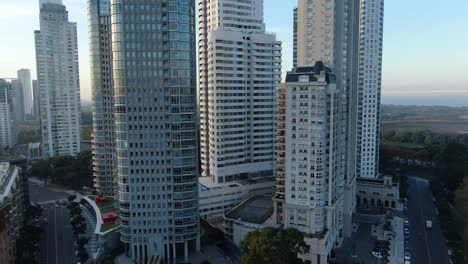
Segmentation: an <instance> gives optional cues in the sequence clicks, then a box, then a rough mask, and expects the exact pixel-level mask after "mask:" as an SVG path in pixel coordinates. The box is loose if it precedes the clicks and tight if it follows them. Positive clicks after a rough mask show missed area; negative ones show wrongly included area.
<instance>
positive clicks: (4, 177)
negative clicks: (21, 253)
mask: <svg viewBox="0 0 468 264" xmlns="http://www.w3.org/2000/svg"><path fill="white" fill-rule="evenodd" d="M23 192H24V190H23V184H22V179H21V177H20V174H19V170H18V168H17V167H16V166H12V165H10V163H8V162H2V163H0V263H5V264H6V263H8V264H10V263H14V259H15V254H14V252H15V248H16V241H17V240H18V239H19V236H20V229H21V227H22V225H23V222H24V219H23V213H24V210H25V207H24V201H23V199H24V194H23Z"/></svg>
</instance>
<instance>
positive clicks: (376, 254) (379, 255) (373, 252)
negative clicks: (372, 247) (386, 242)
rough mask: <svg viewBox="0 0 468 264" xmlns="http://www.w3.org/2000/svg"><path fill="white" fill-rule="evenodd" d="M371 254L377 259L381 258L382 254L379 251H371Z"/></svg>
mask: <svg viewBox="0 0 468 264" xmlns="http://www.w3.org/2000/svg"><path fill="white" fill-rule="evenodd" d="M372 256H374V257H376V258H378V259H381V258H382V254H380V252H375V251H372Z"/></svg>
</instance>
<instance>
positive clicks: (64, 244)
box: [39, 203, 76, 264]
mask: <svg viewBox="0 0 468 264" xmlns="http://www.w3.org/2000/svg"><path fill="white" fill-rule="evenodd" d="M42 208H43V209H44V211H43V214H42V219H41V222H42V223H41V224H42V227H43V228H44V237H43V239H42V241H41V243H40V247H41V251H40V252H41V253H40V259H39V263H44V264H68V263H76V260H75V249H74V245H73V244H74V243H73V242H74V241H73V231H72V226H71V224H70V217H69V214H68V209H67V208H66V207H65V206H59V207H55V204H53V203H51V204H43V205H42ZM45 218H47V223H44V219H45Z"/></svg>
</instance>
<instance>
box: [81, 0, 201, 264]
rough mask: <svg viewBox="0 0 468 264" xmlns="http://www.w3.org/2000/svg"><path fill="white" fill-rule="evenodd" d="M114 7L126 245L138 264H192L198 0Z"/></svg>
mask: <svg viewBox="0 0 468 264" xmlns="http://www.w3.org/2000/svg"><path fill="white" fill-rule="evenodd" d="M90 1H91V0H90ZM105 2H107V1H105V0H101V3H104V4H105ZM109 4H110V23H111V25H110V38H111V39H112V41H111V54H109V55H107V54H105V53H103V56H104V57H105V56H110V57H112V86H113V104H114V106H113V117H112V118H114V128H113V131H114V137H115V144H116V147H115V150H116V152H115V158H116V163H115V168H116V176H117V186H118V190H117V196H118V197H117V198H118V200H119V206H120V208H119V211H120V212H119V213H120V221H121V228H120V232H121V240H122V242H124V244H125V249H126V253H127V255H128V256H129V257H131V258H132V259H133V260H134V261H135V262H137V263H140V262H143V263H146V262H145V261H149V260H150V259H151V258H154V257H161V258H163V259H165V260H167V261H173V260H175V258H178V257H185V260H186V261H187V260H188V251H189V250H191V249H198V248H199V213H198V188H197V186H198V174H199V173H198V153H197V133H196V107H197V103H196V75H195V70H196V65H195V63H196V57H195V56H196V54H195V28H194V20H195V11H194V0H113V1H110V3H109ZM91 8H97V9H100V5H91ZM102 9H103V10H104V11H105V10H106V9H105V8H102ZM99 12H100V11H99ZM90 13H93V12H92V11H90ZM91 35H93V34H91ZM104 37H105V36H104ZM91 43H92V41H91ZM96 48H97V46H96ZM91 51H92V52H97V49H93V48H92V49H91ZM94 63H96V61H94V60H93V64H94ZM101 67H104V68H105V67H107V66H106V65H105V64H101ZM106 70H107V68H105V69H103V71H102V72H100V73H97V72H95V73H94V77H95V78H96V77H97V76H96V73H97V74H102V75H104V74H106V73H105V72H106ZM102 109H104V108H101V110H102ZM95 110H98V109H97V108H96V109H95ZM103 118H104V119H106V118H108V117H106V116H105V115H104V116H103ZM95 121H96V120H95ZM103 157H104V156H103ZM96 161H97V160H95V162H96Z"/></svg>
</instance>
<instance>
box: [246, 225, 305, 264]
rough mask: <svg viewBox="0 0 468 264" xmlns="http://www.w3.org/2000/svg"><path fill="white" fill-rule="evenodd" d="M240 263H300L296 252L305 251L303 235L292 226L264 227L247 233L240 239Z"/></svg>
mask: <svg viewBox="0 0 468 264" xmlns="http://www.w3.org/2000/svg"><path fill="white" fill-rule="evenodd" d="M240 247H241V249H242V251H243V252H244V255H243V256H242V258H241V264H284V263H288V264H289V263H291V264H296V263H298V264H299V263H302V261H301V260H300V259H298V258H297V254H298V253H304V252H305V251H306V244H305V242H304V235H303V234H302V233H301V232H299V231H298V230H296V229H294V228H287V229H275V228H270V227H267V228H264V229H262V230H256V231H253V232H250V233H248V234H247V236H246V237H245V238H244V240H242V241H241V244H240Z"/></svg>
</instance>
